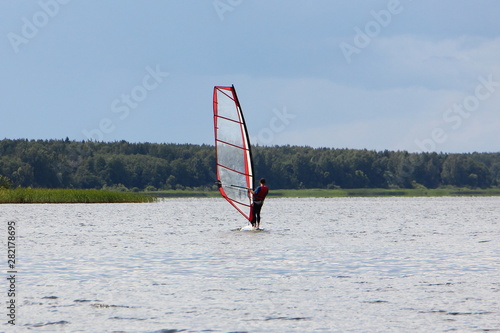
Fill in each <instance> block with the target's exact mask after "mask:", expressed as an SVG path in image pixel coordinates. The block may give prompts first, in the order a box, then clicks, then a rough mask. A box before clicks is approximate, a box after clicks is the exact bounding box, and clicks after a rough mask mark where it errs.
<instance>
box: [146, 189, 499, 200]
mask: <svg viewBox="0 0 500 333" xmlns="http://www.w3.org/2000/svg"><path fill="white" fill-rule="evenodd" d="M147 194H148V195H151V196H155V197H163V198H192V197H198V198H211V197H219V196H220V194H219V192H218V191H188V190H182V191H176V190H169V191H155V192H147ZM269 196H270V197H284V198H336V197H391V196H392V197H440V196H500V188H490V189H470V188H458V187H450V188H438V189H383V188H360V189H332V190H328V189H301V190H273V189H271V191H270V192H269Z"/></svg>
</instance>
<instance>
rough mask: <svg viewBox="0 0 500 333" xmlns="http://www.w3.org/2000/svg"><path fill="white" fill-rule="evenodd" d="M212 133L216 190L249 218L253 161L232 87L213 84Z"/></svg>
mask: <svg viewBox="0 0 500 333" xmlns="http://www.w3.org/2000/svg"><path fill="white" fill-rule="evenodd" d="M213 103H214V132H215V156H216V173H217V182H218V185H219V191H220V193H221V194H222V196H223V197H224V198H226V200H227V201H228V202H229V203H230V204H231V205H232V206H233V207H234V208H236V209H237V210H238V211H239V212H240V213H241V214H243V216H245V217H246V218H247V219H248V220H249V221H250V220H251V219H252V216H251V215H252V214H251V203H252V201H251V195H250V194H249V193H248V189H253V185H254V184H253V162H252V152H251V149H250V139H249V137H248V132H247V128H246V125H245V119H244V118H243V113H242V112H241V107H240V102H239V101H238V97H237V96H236V90H235V89H234V86H231V87H222V86H216V87H214V100H213Z"/></svg>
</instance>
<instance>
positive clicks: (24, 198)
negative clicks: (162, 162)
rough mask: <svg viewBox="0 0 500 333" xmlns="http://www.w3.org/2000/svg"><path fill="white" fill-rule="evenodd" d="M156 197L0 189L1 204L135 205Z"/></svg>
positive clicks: (73, 190)
mask: <svg viewBox="0 0 500 333" xmlns="http://www.w3.org/2000/svg"><path fill="white" fill-rule="evenodd" d="M155 200H157V199H156V198H155V197H152V196H149V195H144V194H138V193H131V192H113V191H104V190H76V189H38V188H37V189H34V188H16V189H0V203H4V204H5V203H126V202H127V203H133V202H138V203H139V202H153V201H155Z"/></svg>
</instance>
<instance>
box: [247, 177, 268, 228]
mask: <svg viewBox="0 0 500 333" xmlns="http://www.w3.org/2000/svg"><path fill="white" fill-rule="evenodd" d="M248 191H249V192H250V193H251V194H252V195H253V204H252V221H250V222H251V223H252V227H254V228H257V229H259V227H260V210H261V209H262V205H263V204H264V200H265V199H266V196H267V194H268V193H269V187H267V186H266V180H265V179H264V178H261V179H260V186H259V187H257V188H256V189H255V191H252V190H251V189H249V190H248Z"/></svg>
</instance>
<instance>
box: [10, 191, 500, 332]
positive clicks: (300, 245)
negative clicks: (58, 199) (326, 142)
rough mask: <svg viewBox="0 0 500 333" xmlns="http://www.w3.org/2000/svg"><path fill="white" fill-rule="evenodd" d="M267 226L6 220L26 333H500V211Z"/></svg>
mask: <svg viewBox="0 0 500 333" xmlns="http://www.w3.org/2000/svg"><path fill="white" fill-rule="evenodd" d="M262 216H263V221H262V227H263V228H265V230H264V231H260V232H249V231H247V232H242V231H236V230H235V229H237V228H239V227H242V226H244V225H245V222H244V220H243V218H242V217H240V216H239V214H238V213H236V212H235V211H233V209H232V207H230V206H229V204H227V203H226V202H225V200H223V199H222V198H221V199H168V200H164V201H161V202H158V203H153V204H91V205H80V204H71V205H0V219H1V221H2V225H3V228H4V231H3V234H4V236H3V237H2V239H3V240H2V244H3V246H4V251H3V253H4V256H5V260H4V261H3V262H4V274H5V275H4V276H7V273H6V272H7V270H8V267H7V264H6V261H7V260H6V257H7V255H6V254H7V249H6V239H7V222H8V221H15V222H16V226H17V236H18V237H17V241H16V246H17V252H16V256H17V258H16V259H17V261H16V264H17V267H16V268H17V275H16V292H17V294H16V302H17V304H18V307H17V309H16V327H15V331H16V332H20V331H21V332H22V331H27V332H32V331H37V332H163V333H167V332H168V333H174V332H446V331H458V332H482V331H500V198H499V197H484V198H483V197H481V198H474V197H472V198H469V197H464V198H447V197H444V198H339V199H276V198H270V199H268V201H267V202H266V204H265V205H264V208H263V211H262ZM3 280H4V283H3V284H4V286H3V287H0V290H1V289H3V290H4V291H3V292H1V294H2V297H3V299H7V290H8V288H9V286H8V281H7V280H6V279H5V278H4V279H3ZM4 304H5V303H4ZM4 313H5V315H2V318H3V319H2V321H1V325H0V331H7V332H10V331H14V329H13V328H12V327H10V325H8V324H7V321H8V319H9V318H8V317H7V316H6V313H7V311H6V309H4Z"/></svg>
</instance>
